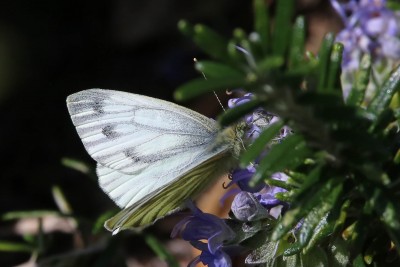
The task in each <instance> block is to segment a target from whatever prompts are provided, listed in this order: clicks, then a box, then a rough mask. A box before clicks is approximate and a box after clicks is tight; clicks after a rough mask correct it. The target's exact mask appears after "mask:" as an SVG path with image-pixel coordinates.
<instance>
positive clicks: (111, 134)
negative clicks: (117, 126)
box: [101, 125, 119, 139]
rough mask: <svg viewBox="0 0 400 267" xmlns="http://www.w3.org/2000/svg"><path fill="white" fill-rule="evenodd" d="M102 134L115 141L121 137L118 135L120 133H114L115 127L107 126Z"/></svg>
mask: <svg viewBox="0 0 400 267" xmlns="http://www.w3.org/2000/svg"><path fill="white" fill-rule="evenodd" d="M101 133H102V134H103V135H104V136H105V137H107V138H108V139H115V138H117V137H118V136H119V135H118V132H116V131H114V126H111V125H107V126H105V127H104V128H103V129H102V130H101Z"/></svg>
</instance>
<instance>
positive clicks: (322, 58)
mask: <svg viewBox="0 0 400 267" xmlns="http://www.w3.org/2000/svg"><path fill="white" fill-rule="evenodd" d="M333 40H334V36H333V34H332V33H328V34H327V35H326V36H325V38H324V41H323V42H322V45H321V48H320V49H319V74H318V85H317V91H319V92H322V91H325V90H326V86H327V82H328V75H329V72H328V71H329V61H330V55H331V51H332V46H333Z"/></svg>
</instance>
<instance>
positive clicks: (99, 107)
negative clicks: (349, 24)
mask: <svg viewBox="0 0 400 267" xmlns="http://www.w3.org/2000/svg"><path fill="white" fill-rule="evenodd" d="M91 107H92V109H93V111H94V112H95V113H97V114H104V109H103V108H104V105H103V101H101V100H96V101H94V102H93V103H91Z"/></svg>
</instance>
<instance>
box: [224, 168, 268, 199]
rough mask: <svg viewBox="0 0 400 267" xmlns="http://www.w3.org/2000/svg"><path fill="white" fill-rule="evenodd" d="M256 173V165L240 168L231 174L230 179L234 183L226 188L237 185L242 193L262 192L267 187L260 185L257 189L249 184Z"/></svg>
mask: <svg viewBox="0 0 400 267" xmlns="http://www.w3.org/2000/svg"><path fill="white" fill-rule="evenodd" d="M255 172H256V168H255V167H254V165H249V166H247V167H246V168H244V169H240V168H238V169H235V170H233V172H231V173H230V178H231V180H232V181H231V182H230V183H229V184H228V185H227V186H226V187H229V186H231V185H232V184H234V183H235V184H237V185H238V187H239V188H240V189H241V190H242V191H246V192H253V193H254V192H258V191H260V190H261V189H262V188H263V187H264V186H265V185H264V184H259V185H257V186H255V187H251V186H249V182H250V180H251V178H252V177H253V175H254V173H255Z"/></svg>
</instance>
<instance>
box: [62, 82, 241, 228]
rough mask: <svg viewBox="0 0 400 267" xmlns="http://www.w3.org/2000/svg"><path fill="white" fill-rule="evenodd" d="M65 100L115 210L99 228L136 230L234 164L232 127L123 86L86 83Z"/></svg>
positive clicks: (180, 204) (235, 148) (235, 142)
mask: <svg viewBox="0 0 400 267" xmlns="http://www.w3.org/2000/svg"><path fill="white" fill-rule="evenodd" d="M67 106H68V110H69V112H70V115H71V118H72V121H73V123H74V125H75V127H76V129H77V132H78V134H79V136H80V138H81V139H82V142H83V144H84V146H85V148H86V150H87V151H88V152H89V154H90V155H91V156H92V158H93V159H95V160H96V161H97V174H98V177H99V184H100V187H101V188H102V189H103V190H104V191H105V192H106V193H107V194H108V195H109V196H110V198H111V199H112V200H113V201H114V202H115V203H116V204H117V205H118V206H120V207H121V208H123V210H122V211H121V212H119V213H118V214H117V215H116V216H114V217H113V218H111V219H110V220H108V221H107V222H106V224H105V227H106V228H107V229H109V230H111V231H113V232H114V233H116V232H118V231H119V230H122V229H126V228H142V227H144V226H147V225H149V224H151V223H153V222H154V221H155V220H157V219H159V218H162V217H164V216H166V215H168V214H170V213H172V212H174V211H176V210H178V209H180V208H182V207H183V203H184V201H185V200H186V199H188V198H195V197H196V196H197V195H198V194H199V193H200V192H201V191H203V190H204V189H205V188H207V187H209V186H210V185H211V184H212V183H214V182H215V181H216V178H218V177H219V176H220V175H222V174H223V173H224V172H227V171H228V170H229V169H230V168H231V167H232V166H233V165H234V163H235V161H236V158H237V157H238V153H239V151H240V149H239V148H238V146H240V145H239V144H238V143H239V141H238V137H237V133H236V132H235V129H234V128H227V129H224V130H223V131H220V130H219V128H218V126H217V123H216V122H215V121H214V120H212V119H209V118H207V117H205V116H203V115H201V114H199V113H197V112H194V111H192V110H190V109H187V108H184V107H181V106H179V105H176V104H173V103H170V102H167V101H163V100H159V99H155V98H151V97H146V96H142V95H136V94H130V93H126V92H120V91H113V90H102V89H89V90H85V91H81V92H78V93H75V94H73V95H70V96H69V97H68V98H67Z"/></svg>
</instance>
